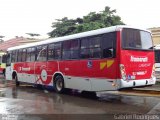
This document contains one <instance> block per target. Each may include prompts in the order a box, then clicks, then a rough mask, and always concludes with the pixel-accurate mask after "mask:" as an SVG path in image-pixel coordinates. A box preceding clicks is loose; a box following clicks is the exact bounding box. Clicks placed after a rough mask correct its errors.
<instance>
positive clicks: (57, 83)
mask: <svg viewBox="0 0 160 120" xmlns="http://www.w3.org/2000/svg"><path fill="white" fill-rule="evenodd" d="M54 88H55V91H56V92H57V93H63V92H64V79H63V77H62V76H61V75H57V76H56V77H55V80H54Z"/></svg>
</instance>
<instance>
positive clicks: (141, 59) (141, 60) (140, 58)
mask: <svg viewBox="0 0 160 120" xmlns="http://www.w3.org/2000/svg"><path fill="white" fill-rule="evenodd" d="M130 61H131V62H147V61H148V57H134V56H131V59H130Z"/></svg>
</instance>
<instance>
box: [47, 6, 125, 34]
mask: <svg viewBox="0 0 160 120" xmlns="http://www.w3.org/2000/svg"><path fill="white" fill-rule="evenodd" d="M115 13H116V10H111V9H110V7H108V6H107V7H105V9H104V10H103V11H101V12H99V13H96V12H90V13H89V14H88V15H86V16H83V18H76V19H68V17H64V18H62V19H57V20H56V22H53V23H52V28H53V30H52V31H51V32H50V33H48V34H49V36H50V37H60V36H65V35H70V34H74V33H79V32H85V31H89V30H95V29H99V28H104V27H109V26H114V25H124V23H123V22H122V21H121V18H120V17H119V16H118V15H115Z"/></svg>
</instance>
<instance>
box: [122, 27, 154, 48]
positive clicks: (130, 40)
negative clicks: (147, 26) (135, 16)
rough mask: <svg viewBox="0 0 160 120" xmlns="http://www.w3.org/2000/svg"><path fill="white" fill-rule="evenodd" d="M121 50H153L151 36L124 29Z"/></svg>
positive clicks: (143, 32) (146, 33) (142, 32)
mask: <svg viewBox="0 0 160 120" xmlns="http://www.w3.org/2000/svg"><path fill="white" fill-rule="evenodd" d="M122 48H123V49H139V50H151V49H152V50H153V43H152V37H151V34H150V33H149V32H146V31H142V30H137V29H130V28H124V29H123V31H122Z"/></svg>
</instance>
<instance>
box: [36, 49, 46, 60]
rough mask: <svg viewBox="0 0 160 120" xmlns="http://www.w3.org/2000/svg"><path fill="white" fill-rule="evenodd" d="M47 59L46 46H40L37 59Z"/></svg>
mask: <svg viewBox="0 0 160 120" xmlns="http://www.w3.org/2000/svg"><path fill="white" fill-rule="evenodd" d="M46 60H47V46H42V47H41V50H40V52H39V54H38V57H37V61H46Z"/></svg>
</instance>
